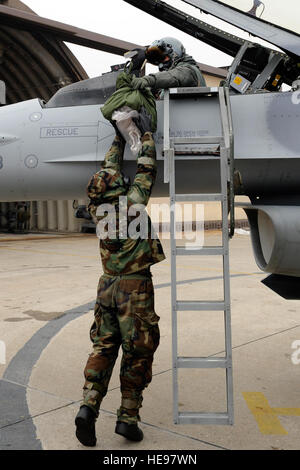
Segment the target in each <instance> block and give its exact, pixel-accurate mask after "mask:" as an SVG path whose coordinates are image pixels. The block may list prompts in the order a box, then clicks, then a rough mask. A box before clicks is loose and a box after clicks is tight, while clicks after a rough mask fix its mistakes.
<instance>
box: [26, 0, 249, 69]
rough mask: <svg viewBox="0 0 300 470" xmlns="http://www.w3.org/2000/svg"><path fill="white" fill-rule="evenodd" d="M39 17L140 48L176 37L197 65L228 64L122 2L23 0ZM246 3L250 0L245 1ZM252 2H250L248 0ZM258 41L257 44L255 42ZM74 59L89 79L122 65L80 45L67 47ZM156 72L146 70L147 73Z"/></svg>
mask: <svg viewBox="0 0 300 470" xmlns="http://www.w3.org/2000/svg"><path fill="white" fill-rule="evenodd" d="M23 1H24V3H26V4H27V5H28V6H29V7H30V8H31V9H32V10H34V11H35V12H36V13H37V14H39V15H40V16H44V17H46V18H50V19H53V20H57V21H61V22H63V23H68V24H70V25H73V26H77V27H80V28H83V29H87V30H89V31H94V32H97V33H100V34H104V35H107V36H112V37H115V38H118V39H124V40H127V41H129V42H132V43H135V44H141V45H147V44H151V43H152V42H153V41H154V40H155V39H159V38H161V37H164V36H173V37H177V38H178V39H179V40H180V41H182V42H183V44H184V46H185V47H186V50H187V53H189V54H190V55H192V56H193V57H194V58H195V59H196V60H197V61H198V62H203V63H206V64H208V65H213V66H216V67H220V66H224V65H229V64H230V63H231V61H232V58H231V57H230V56H227V55H225V54H223V53H222V52H219V51H217V50H216V49H214V48H212V47H210V46H207V45H206V44H203V43H202V42H201V41H199V40H197V39H195V38H192V37H191V36H189V35H187V34H185V33H182V32H181V31H179V30H177V29H176V28H173V27H172V26H169V25H167V24H166V23H164V22H162V21H160V20H157V19H155V18H153V17H152V16H150V15H148V14H146V13H144V12H142V11H140V10H138V9H137V8H135V7H132V6H131V5H129V4H128V3H126V2H124V1H123V0H43V1H41V0H23ZM165 1H166V3H169V4H170V5H172V6H174V7H176V8H178V9H181V10H183V11H186V12H187V13H190V14H191V15H193V16H195V17H197V18H199V19H201V20H203V21H207V22H209V23H210V24H213V25H214V26H218V27H220V28H222V29H225V30H227V31H229V32H232V33H233V34H238V35H239V36H241V37H244V38H246V39H249V34H247V33H244V32H242V31H240V30H238V29H237V28H234V27H232V26H229V25H227V24H226V23H223V22H222V21H220V20H217V19H215V18H213V17H211V16H210V15H206V14H204V13H202V14H201V13H200V11H199V10H198V9H196V8H194V7H191V6H189V5H187V4H185V3H184V2H182V1H181V0H165ZM249 1H250V0H249ZM251 2H252V0H251ZM257 42H258V41H257ZM68 46H69V47H70V49H71V50H72V51H73V53H74V54H75V56H76V57H77V59H78V60H79V61H80V63H81V64H82V65H83V67H84V68H85V70H86V72H87V73H88V75H89V76H90V77H95V76H98V75H101V74H102V73H103V72H107V71H109V70H110V66H111V65H114V64H118V63H123V62H124V59H123V57H121V56H116V55H112V54H107V53H105V52H101V51H95V50H93V49H89V48H86V47H82V46H76V45H73V44H68ZM153 70H154V71H157V69H155V68H150V69H149V68H148V69H147V71H148V73H149V71H153Z"/></svg>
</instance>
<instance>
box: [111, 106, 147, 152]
mask: <svg viewBox="0 0 300 470" xmlns="http://www.w3.org/2000/svg"><path fill="white" fill-rule="evenodd" d="M138 116H139V113H138V111H136V110H134V109H132V108H129V106H123V107H122V108H119V109H118V110H117V111H114V112H113V115H112V119H113V120H114V121H116V124H117V126H118V129H119V131H120V132H121V134H122V136H123V137H124V139H125V140H126V142H127V143H128V144H129V146H130V150H131V152H132V153H133V155H134V156H135V157H137V155H138V153H139V151H140V150H141V149H142V141H141V137H142V136H141V133H140V131H139V129H138V128H137V126H136V125H135V123H134V122H133V120H132V118H137V117H138Z"/></svg>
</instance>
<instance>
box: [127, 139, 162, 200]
mask: <svg viewBox="0 0 300 470" xmlns="http://www.w3.org/2000/svg"><path fill="white" fill-rule="evenodd" d="M142 144H143V146H142V150H141V151H140V153H139V155H138V158H137V165H138V169H137V172H136V175H135V178H134V181H133V183H132V185H131V186H130V188H129V191H128V193H127V198H128V204H129V205H132V204H143V205H144V206H146V205H147V204H148V201H149V198H150V196H151V192H152V188H153V185H154V183H155V179H156V173H157V166H156V150H155V143H154V140H153V138H152V135H151V133H150V132H147V133H146V134H145V135H144V137H143V138H142Z"/></svg>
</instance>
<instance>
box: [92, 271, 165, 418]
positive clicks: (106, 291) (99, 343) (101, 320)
mask: <svg viewBox="0 0 300 470" xmlns="http://www.w3.org/2000/svg"><path fill="white" fill-rule="evenodd" d="M158 322H159V317H158V316H157V315H156V313H155V311H154V291H153V284H152V278H151V273H150V271H149V270H148V271H146V272H142V273H136V274H130V275H123V276H122V275H121V276H114V277H112V276H107V275H103V276H102V277H101V278H100V281H99V285H98V295H97V300H96V305H95V321H94V323H93V325H92V327H91V330H90V337H91V340H92V342H93V352H92V354H91V355H90V356H89V359H88V362H87V364H86V367H85V370H84V375H85V379H86V381H85V385H84V391H83V398H84V399H83V404H84V405H87V406H89V407H90V408H92V409H93V411H94V412H95V413H96V415H97V417H98V415H99V409H100V405H101V402H102V400H103V398H104V396H105V395H106V393H107V389H108V385H109V381H110V378H111V374H112V371H113V367H114V364H115V362H116V359H117V357H118V352H119V348H120V346H122V353H123V355H122V361H121V368H120V388H121V395H122V399H121V406H120V408H119V410H118V412H117V416H118V421H124V422H126V423H129V424H131V423H136V422H137V421H140V416H139V409H140V408H141V406H142V400H143V397H142V392H143V390H144V389H145V388H146V387H147V386H148V384H149V383H150V382H151V380H152V363H153V355H154V352H155V351H156V349H157V347H158V345H159V339H160V333H159V327H158Z"/></svg>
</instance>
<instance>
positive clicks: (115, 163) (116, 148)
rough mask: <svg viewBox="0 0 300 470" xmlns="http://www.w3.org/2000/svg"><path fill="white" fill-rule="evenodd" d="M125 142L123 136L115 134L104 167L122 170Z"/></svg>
mask: <svg viewBox="0 0 300 470" xmlns="http://www.w3.org/2000/svg"><path fill="white" fill-rule="evenodd" d="M125 144H126V142H125V141H124V140H123V139H122V138H121V137H119V136H118V135H116V136H115V138H114V141H113V143H112V145H111V147H110V149H109V151H108V152H107V154H106V155H105V159H104V162H103V164H102V169H107V168H112V169H113V170H116V171H120V170H121V167H122V164H123V155H124V148H125Z"/></svg>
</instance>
